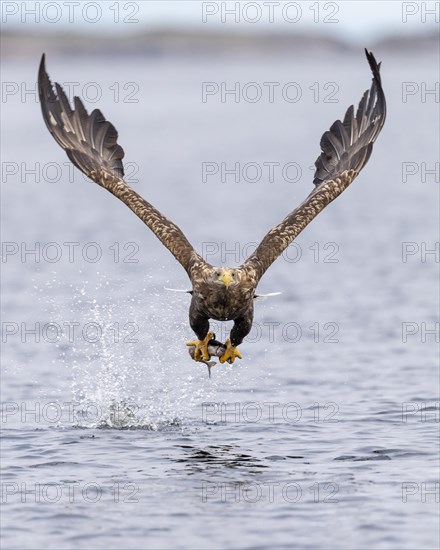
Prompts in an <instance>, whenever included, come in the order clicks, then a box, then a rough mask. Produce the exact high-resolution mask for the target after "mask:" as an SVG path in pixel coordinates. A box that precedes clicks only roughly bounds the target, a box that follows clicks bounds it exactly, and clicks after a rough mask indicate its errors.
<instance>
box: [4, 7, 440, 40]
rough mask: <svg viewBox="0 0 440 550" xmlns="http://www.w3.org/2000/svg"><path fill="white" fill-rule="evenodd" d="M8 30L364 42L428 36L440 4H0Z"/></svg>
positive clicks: (436, 17) (439, 9) (437, 20)
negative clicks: (154, 31)
mask: <svg viewBox="0 0 440 550" xmlns="http://www.w3.org/2000/svg"><path fill="white" fill-rule="evenodd" d="M1 12H2V26H3V28H4V29H12V28H14V29H21V30H23V31H29V30H30V29H32V32H39V31H47V30H54V31H57V30H58V31H60V29H61V30H75V31H84V32H86V33H89V32H90V33H93V34H96V33H101V32H103V33H105V32H114V31H115V30H116V28H117V30H118V32H120V31H122V32H123V31H128V32H129V31H132V32H133V31H140V30H141V29H142V28H150V29H151V28H163V27H167V28H176V27H177V28H199V29H201V30H204V31H207V32H209V31H212V30H225V31H243V32H261V31H265V32H267V31H274V32H281V31H282V32H306V31H309V32H310V31H317V32H319V33H326V32H329V33H334V32H335V30H337V33H338V34H339V33H341V35H342V37H345V38H346V39H349V40H354V41H360V42H364V41H365V39H372V38H373V39H374V38H379V37H382V36H386V35H389V34H408V33H409V34H412V33H424V32H426V33H428V32H432V31H433V30H434V29H435V28H436V23H437V26H438V23H439V22H440V18H439V12H440V3H439V2H438V1H426V2H414V1H413V2H402V1H399V0H390V1H383V0H378V1H374V0H368V1H362V0H361V1H353V0H345V1H344V0H343V1H337V2H331V1H321V2H316V1H315V2H309V1H302V0H301V1H297V2H291V1H288V2H286V1H281V0H278V1H277V0H274V1H271V0H268V1H265V0H258V2H251V1H249V2H248V1H246V0H243V1H241V2H235V1H233V2H202V1H199V0H192V1H185V0H176V1H168V0H158V1H150V0H147V1H141V2H130V1H124V0H119V1H118V2H115V1H112V0H110V1H102V0H98V1H78V0H76V1H67V0H66V1H64V0H62V1H58V2H54V1H41V2H38V1H28V2H18V1H7V0H2V2H1Z"/></svg>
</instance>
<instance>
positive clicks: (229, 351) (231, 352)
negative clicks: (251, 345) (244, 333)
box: [219, 338, 243, 363]
mask: <svg viewBox="0 0 440 550" xmlns="http://www.w3.org/2000/svg"><path fill="white" fill-rule="evenodd" d="M225 345H226V351H225V353H224V354H223V355H222V356H221V357H220V359H219V361H220V363H224V362H225V361H228V363H233V362H234V361H235V358H236V357H238V358H239V359H243V358H242V356H241V353H240V352H239V351H238V349H237V348H236V347H235V346H233V345H232V344H231V340H230V339H229V338H228V339H227V340H226V342H225Z"/></svg>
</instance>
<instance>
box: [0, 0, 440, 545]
mask: <svg viewBox="0 0 440 550" xmlns="http://www.w3.org/2000/svg"><path fill="white" fill-rule="evenodd" d="M1 15H2V33H1V78H2V103H1V114H2V123H1V138H2V139H1V155H2V163H1V168H2V181H1V199H2V201H1V229H2V264H1V265H2V339H3V350H2V387H1V392H2V401H3V407H4V410H6V411H8V414H7V415H6V420H5V423H4V427H5V429H6V438H5V439H4V441H5V444H4V452H5V454H6V455H7V457H8V458H7V461H4V466H5V467H6V469H7V470H8V472H9V473H8V475H9V477H8V478H7V481H9V482H10V483H13V484H14V483H15V484H18V485H17V486H20V484H21V483H35V482H36V481H37V482H39V483H45V482H49V481H51V482H54V483H58V484H60V483H65V480H73V481H75V482H90V481H93V482H99V484H100V487H102V488H103V491H104V495H110V492H111V488H112V487H113V483H114V482H115V480H117V481H118V482H121V483H133V484H135V486H136V487H137V489H138V496H139V502H140V503H141V504H139V503H136V504H132V503H131V502H130V501H127V502H125V503H124V504H122V503H118V504H115V502H114V500H112V501H111V502H110V503H109V501H108V500H107V501H105V498H103V499H102V500H101V501H100V502H99V503H97V504H96V505H94V504H93V505H92V504H90V503H89V502H86V501H85V500H84V499H80V500H75V501H74V502H73V503H71V502H67V503H65V506H66V508H65V510H64V512H63V511H62V512H60V513H58V511H57V510H58V509H55V507H50V506H46V507H44V506H36V505H35V503H33V504H32V503H30V504H29V507H24V506H23V504H22V501H21V500H20V499H19V497H17V499H16V500H14V497H13V496H11V498H10V502H9V505H8V506H6V507H5V510H6V512H7V521H6V522H5V523H4V534H5V537H6V539H5V541H6V544H7V545H8V548H24V547H28V548H35V547H36V545H38V547H39V548H42V547H45V548H49V547H54V548H55V547H56V548H71V547H75V548H90V547H91V546H90V544H91V543H93V545H94V546H93V547H97V548H98V547H99V548H101V547H102V548H119V547H120V545H119V546H118V544H119V541H120V540H121V538H120V537H123V540H124V547H126V548H140V547H145V540H147V541H148V544H149V545H150V547H154V548H170V547H176V546H177V547H180V548H188V547H190V548H206V547H212V548H224V547H231V548H251V547H252V548H257V547H270V546H272V547H274V546H276V547H279V548H291V547H292V541H295V542H294V544H296V545H297V547H298V548H350V549H353V548H365V547H374V548H390V549H391V548H408V549H412V548H424V549H428V548H429V549H430V548H437V547H438V518H437V514H436V506H435V504H436V503H435V498H434V500H432V499H431V500H430V498H431V497H430V496H429V490H431V489H432V488H433V487H434V489H435V487H438V486H435V485H433V484H435V483H436V480H437V471H438V470H437V468H436V465H438V453H437V443H438V401H439V398H438V342H439V339H440V336H439V324H438V313H437V312H438V307H437V304H438V265H439V261H440V249H439V242H438V241H439V238H438V212H439V211H438V199H439V186H438V184H439V180H440V174H439V170H440V169H439V158H438V151H439V117H438V109H439V96H440V84H439V34H438V29H439V27H438V23H439V3H438V2H395V1H389V2H388V1H380V2H374V1H368V2H363V1H356V2H351V1H341V2H303V1H301V2H283V1H277V2H270V1H269V2H198V1H192V2H185V1H179V2H168V1H160V2H150V1H149V2H128V1H127V2H124V1H121V2H101V1H96V2H62V3H55V2H11V1H3V2H2V3H1ZM364 48H368V49H370V50H372V51H373V53H374V55H375V56H376V58H377V60H378V61H381V62H382V69H381V73H382V78H383V86H384V90H385V94H386V98H387V104H388V116H387V121H386V123H385V126H384V129H383V131H382V133H381V135H380V136H379V138H378V140H377V142H376V144H375V146H374V150H373V154H372V156H371V159H370V161H369V163H368V165H367V166H366V167H365V169H364V170H363V171H362V173H361V174H360V175H359V177H358V178H357V179H356V181H355V182H354V183H353V185H352V186H351V187H350V188H349V189H348V190H347V191H346V192H344V194H343V195H342V196H341V197H339V198H338V199H337V200H336V201H335V202H334V203H332V205H330V206H329V207H328V208H327V209H326V210H325V211H324V212H322V213H321V214H320V215H319V216H318V217H317V219H316V220H314V221H313V222H312V223H311V224H310V226H308V227H307V228H306V229H305V230H304V232H303V233H302V234H301V235H300V236H299V237H298V239H297V240H296V241H295V243H293V244H292V246H291V247H289V249H288V250H287V251H286V253H285V254H284V255H283V256H282V257H280V259H279V260H277V262H275V263H274V264H273V266H272V267H271V269H270V270H269V271H268V272H267V274H266V275H265V277H264V278H263V280H262V281H261V284H260V287H259V291H260V292H262V293H266V292H275V291H280V292H282V294H281V296H277V297H273V298H272V299H269V300H267V301H264V302H261V303H258V304H257V305H256V309H255V323H254V328H253V330H252V332H251V333H250V335H249V337H248V338H247V339H246V340H245V342H244V343H243V345H242V346H241V348H240V349H241V352H242V354H243V357H244V359H243V361H241V362H240V364H237V363H235V364H234V365H233V366H226V367H224V366H223V367H214V369H213V371H212V375H213V378H212V379H211V380H209V379H208V378H207V373H206V367H205V366H204V365H197V364H195V363H194V362H193V361H191V359H190V358H189V356H188V355H187V351H186V347H185V342H186V341H188V340H190V339H192V337H193V335H192V331H191V329H190V327H189V324H188V321H187V316H188V306H189V297H188V296H187V295H185V294H176V293H171V292H169V291H166V290H165V289H164V287H172V288H178V289H186V288H188V285H189V282H188V280H187V277H186V274H185V272H184V271H183V269H182V268H181V266H180V265H179V264H178V263H177V262H176V261H175V260H174V258H173V257H172V256H171V254H170V253H169V252H168V251H167V250H166V249H165V248H164V247H163V246H162V245H161V243H160V242H159V241H158V240H157V239H156V238H155V237H154V235H153V234H152V233H151V232H150V231H149V230H148V229H147V228H146V227H145V226H144V225H143V224H142V223H141V222H140V221H139V220H138V219H137V218H136V216H134V214H132V213H131V212H130V211H129V210H128V209H127V208H126V207H125V206H124V205H123V204H121V203H120V202H119V201H118V200H117V199H115V198H114V197H113V196H111V195H110V194H109V193H107V192H106V191H104V190H103V189H101V188H99V187H98V186H97V185H96V184H94V183H92V182H90V181H88V180H87V178H85V177H84V176H83V175H82V174H81V173H80V172H79V171H78V170H76V169H75V168H73V167H72V165H71V164H70V163H69V161H68V159H67V156H66V154H65V153H64V151H62V150H61V149H60V148H59V147H58V145H57V144H56V143H55V142H54V140H53V139H52V137H51V136H50V134H49V133H48V131H47V129H46V128H45V125H44V122H43V119H42V117H41V112H40V106H39V104H38V103H39V100H38V93H37V88H36V79H37V71H38V66H39V63H40V59H41V55H42V53H43V52H45V53H46V68H47V71H48V73H49V76H50V77H51V79H52V81H53V82H59V83H61V84H62V86H63V88H64V89H65V91H66V93H67V95H68V96H69V98H70V99H73V96H75V95H78V96H80V97H82V98H83V100H84V103H85V105H86V107H87V109H88V110H89V112H90V111H91V110H93V109H95V108H99V109H100V110H102V112H103V114H104V115H105V117H106V118H107V119H108V120H110V121H111V122H112V123H113V124H114V125H115V127H116V128H117V130H118V132H119V143H120V144H121V145H122V147H123V148H124V150H125V171H126V181H127V182H128V183H129V185H131V186H132V187H134V188H135V189H136V190H137V191H138V192H139V193H140V194H141V195H142V196H143V197H145V198H146V199H147V200H148V201H150V202H151V203H152V204H153V205H155V206H156V207H157V208H158V209H159V210H160V211H161V212H163V213H164V214H165V215H167V216H168V217H169V218H171V219H172V220H173V221H174V222H175V223H177V224H178V225H179V226H180V227H181V228H182V230H183V231H184V233H185V234H186V236H187V237H188V239H189V240H190V242H191V243H192V244H193V246H194V247H195V248H196V250H197V251H199V252H200V253H202V254H203V255H204V257H205V258H206V259H207V261H209V262H210V263H213V264H223V265H238V264H240V263H242V262H243V261H244V260H245V259H246V257H247V256H248V255H249V254H250V253H251V252H252V250H253V248H255V246H256V245H257V243H258V242H259V241H260V240H261V238H262V237H263V236H264V234H265V233H266V231H267V230H269V229H270V228H271V227H272V226H274V225H275V224H277V223H278V222H279V221H281V219H282V218H283V217H284V216H285V215H286V214H287V213H288V212H290V211H291V210H292V209H293V208H294V207H296V206H297V205H298V204H299V203H300V202H301V201H302V200H303V199H304V198H305V197H306V196H307V195H308V194H309V192H310V191H311V187H312V178H313V169H314V162H315V160H316V158H317V157H318V155H319V154H320V147H319V141H320V137H321V135H322V133H323V132H324V131H325V130H327V129H328V128H329V127H330V126H331V124H332V123H333V122H334V121H335V120H336V119H338V118H342V117H343V115H344V113H345V111H346V109H347V108H348V106H349V105H351V104H354V105H355V106H357V104H358V102H359V100H360V98H361V97H362V94H363V93H364V91H365V90H366V89H368V88H369V87H370V85H371V72H370V68H369V66H368V63H367V61H366V59H365V55H364ZM213 328H214V330H215V332H216V333H217V336H218V337H219V339H221V340H223V341H224V340H225V339H226V337H227V334H228V331H229V329H230V328H231V325H230V323H229V324H228V323H225V324H220V323H217V324H215V325H214V326H213ZM249 401H252V402H254V403H257V404H260V406H261V407H262V410H264V411H266V410H267V409H265V408H264V407H263V403H265V402H277V403H280V404H285V405H286V404H289V403H296V404H299V405H300V406H301V408H302V411H303V414H302V417H301V420H300V421H299V422H295V423H291V422H287V421H286V418H285V416H284V415H283V414H281V412H280V411H281V408H279V409H277V415H276V417H275V419H268V418H267V417H266V416H264V415H263V417H262V419H261V420H260V421H259V422H256V423H252V422H247V421H244V420H243V417H242V416H240V414H239V415H238V417H235V418H234V419H231V417H229V419H228V422H223V420H224V419H223V418H220V417H219V416H218V415H217V416H216V415H211V417H210V418H209V421H208V422H207V421H206V415H205V416H203V414H201V410H202V409H201V404H202V403H204V402H213V403H215V404H219V403H227V404H229V405H230V406H231V407H238V408H235V409H234V410H239V411H240V410H242V409H241V408H240V407H242V406H243V404H245V403H247V402H249ZM48 403H52V404H54V405H53V407H55V411H56V410H60V411H62V417H61V418H58V417H56V416H55V417H54V416H51V417H50V418H49V417H48V416H47V415H46V417H44V418H43V419H41V417H39V416H38V419H39V420H35V418H37V417H35V418H34V417H32V416H26V415H25V416H24V417H23V415H20V414H19V412H20V408H21V407H22V405H23V404H25V406H26V407H29V408H30V410H37V409H38V407H40V409H38V410H44V406H45V405H47V404H48ZM72 403H73V404H74V405H75V407H76V410H77V411H79V414H77V415H75V416H74V418H73V417H71V415H67V414H66V411H70V408H69V406H70V405H71V404H72ZM90 403H93V404H94V406H95V408H97V409H98V410H99V411H100V412H99V414H98V415H95V416H94V417H92V418H90V417H87V414H85V413H84V411H87V410H88V404H90ZM121 403H122V404H124V403H131V404H132V406H131V410H132V413H131V414H127V415H125V416H124V418H123V419H122V420H121V419H119V420H118V418H115V414H114V410H115V404H116V405H118V406H119V404H121ZM69 404H70V405H69ZM329 404H330V405H329ZM328 406H329V407H330V408H328ZM56 407H59V409H57V408H56ZM325 407H327V408H325ZM36 408H37V409H36ZM124 410H125V409H124ZM210 410H211V411H212V410H217V411H218V410H219V409H218V408H217V409H215V407H214V409H210ZM133 411H134V412H133ZM317 411H318V412H317ZM323 411H324V416H325V415H328V414H329V411H330V412H331V411H337V413H336V417H335V418H337V420H338V422H336V423H333V422H330V423H325V424H323V423H322V422H320V421H319V415H320V414H321V419H322V413H323ZM402 411H410V412H408V414H407V416H404V415H403V413H402ZM423 415H425V416H423ZM54 418H55V420H53V419H54ZM317 418H318V420H317ZM78 428H80V429H78ZM102 428H104V429H102ZM110 428H111V429H110ZM125 428H132V429H131V430H127V429H125ZM115 429H117V430H119V431H118V432H115V431H114V430H115ZM273 480H277V481H279V482H280V483H285V482H291V481H294V482H296V483H299V484H300V487H301V488H302V490H303V498H302V499H299V500H298V501H297V502H296V503H295V504H294V505H292V502H290V501H288V500H286V498H282V497H280V493H277V494H276V497H275V500H274V501H272V502H269V501H268V499H267V498H266V499H262V500H260V501H259V502H257V503H250V502H249V501H247V500H246V499H243V494H241V493H239V497H240V498H239V501H237V500H236V498H235V496H236V493H234V497H233V498H232V497H231V498H229V497H227V499H226V501H227V503H228V506H226V507H225V506H219V504H223V503H224V500H222V498H223V497H221V495H222V493H221V492H220V491H218V492H217V493H215V491H211V492H210V495H212V498H210V499H208V502H206V500H205V501H203V499H202V496H203V493H202V492H201V487H202V486H203V484H204V483H212V484H214V485H210V487H211V489H212V488H214V489H215V488H217V489H219V487H220V486H221V484H222V483H227V484H228V485H227V486H228V487H229V489H232V490H235V489H234V487H235V488H236V487H242V486H243V485H244V486H245V485H246V484H247V483H260V484H263V483H265V482H267V481H273ZM316 482H318V483H321V482H324V483H333V484H334V485H333V487H334V486H336V487H337V488H338V498H339V504H328V505H327V504H325V503H323V502H322V501H320V500H319V499H318V502H317V501H316V499H313V498H311V497H310V495H312V494H313V495H314V493H313V492H311V490H310V487H312V486H313V485H314V483H316ZM408 483H410V484H412V485H410V486H408V485H405V484H408ZM13 487H15V485H14V486H13ZM259 487H262V485H260V486H259ZM404 487H406V489H407V493H404V492H403V491H404ZM408 487H410V489H408ZM426 491H428V493H426ZM325 494H327V493H325ZM240 495H241V496H240ZM307 495H308V497H307ZM205 496H206V495H205ZM423 496H425V497H426V498H425V500H424V501H423ZM404 497H406V500H405V498H404ZM7 504H8V503H7ZM118 506H119V508H118ZM225 525H227V529H225ZM56 526H58V527H56ZM97 526H99V529H98V528H97ZM329 533H331V536H329ZM91 537H94V538H93V539H91ZM118 537H119V538H118ZM48 541H50V544H52V546H49V544H48Z"/></svg>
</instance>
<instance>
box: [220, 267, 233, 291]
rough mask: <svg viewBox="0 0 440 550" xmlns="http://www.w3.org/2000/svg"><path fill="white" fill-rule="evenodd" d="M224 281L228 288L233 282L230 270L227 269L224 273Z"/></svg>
mask: <svg viewBox="0 0 440 550" xmlns="http://www.w3.org/2000/svg"><path fill="white" fill-rule="evenodd" d="M222 282H223V284H224V285H225V286H226V288H228V286H229V285H230V284H231V283H232V277H231V274H230V273H229V271H225V272H224V273H223V275H222Z"/></svg>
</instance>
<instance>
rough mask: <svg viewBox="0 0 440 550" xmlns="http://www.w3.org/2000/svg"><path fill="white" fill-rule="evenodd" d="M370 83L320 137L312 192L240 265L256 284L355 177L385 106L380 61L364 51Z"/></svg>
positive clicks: (371, 145) (371, 142)
mask: <svg viewBox="0 0 440 550" xmlns="http://www.w3.org/2000/svg"><path fill="white" fill-rule="evenodd" d="M365 54H366V56H367V59H368V63H369V64H370V67H371V71H372V73H373V82H372V84H371V88H370V90H367V91H366V92H365V93H364V95H363V96H362V99H361V101H360V103H359V107H358V109H357V113H356V116H355V115H354V109H353V105H351V106H350V107H349V108H348V110H347V112H346V113H345V117H344V122H341V121H340V120H337V121H336V122H335V123H334V124H333V125H332V126H331V127H330V130H329V131H328V132H325V133H324V134H323V136H322V138H321V149H322V153H321V155H320V156H319V157H318V159H317V161H316V162H315V166H316V171H315V178H314V180H313V183H314V184H315V186H316V188H315V189H314V190H313V191H312V192H311V193H310V195H309V196H308V197H307V198H306V200H305V201H304V202H303V203H302V204H300V205H299V206H298V208H296V209H295V210H294V211H293V212H291V213H290V214H289V215H288V216H287V217H286V218H285V219H284V220H283V221H282V222H281V223H280V224H278V225H277V226H276V227H274V228H273V229H271V230H270V231H269V233H267V235H266V236H265V237H264V239H263V240H262V241H261V243H260V245H259V246H258V248H257V249H256V250H255V252H254V253H253V254H252V255H251V256H250V257H249V258H248V259H247V260H246V262H245V263H244V264H243V268H245V269H247V270H250V271H252V272H253V276H254V277H255V278H256V280H257V281H258V280H259V279H260V278H261V277H262V276H263V274H264V273H265V271H266V270H267V269H268V267H269V266H270V265H271V264H272V263H273V262H274V261H275V260H276V259H277V258H278V256H279V255H280V254H281V253H282V252H283V251H284V250H285V249H286V248H287V247H288V246H289V244H290V243H291V242H292V241H293V239H295V237H296V236H297V235H299V233H301V231H302V230H303V229H304V228H305V227H306V226H307V225H308V224H309V223H310V222H311V221H312V220H313V218H314V217H315V216H317V215H318V214H319V213H320V212H321V210H323V209H324V208H325V207H326V206H327V205H328V204H330V203H331V202H332V201H333V200H334V199H336V197H338V196H339V195H340V194H341V193H342V192H343V191H344V190H345V189H346V188H347V187H348V186H349V185H350V183H351V182H352V181H353V180H354V179H355V177H356V176H357V175H358V174H359V172H360V171H361V170H362V168H363V167H364V166H365V164H366V163H367V161H368V159H369V158H370V155H371V151H372V149H373V143H374V142H375V140H376V138H377V136H378V135H379V133H380V131H381V129H382V126H383V124H384V122H385V116H386V103H385V95H384V93H383V90H382V83H381V78H380V73H379V69H380V63H377V62H376V59H375V58H374V56H373V54H372V53H371V52H369V51H367V50H365Z"/></svg>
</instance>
